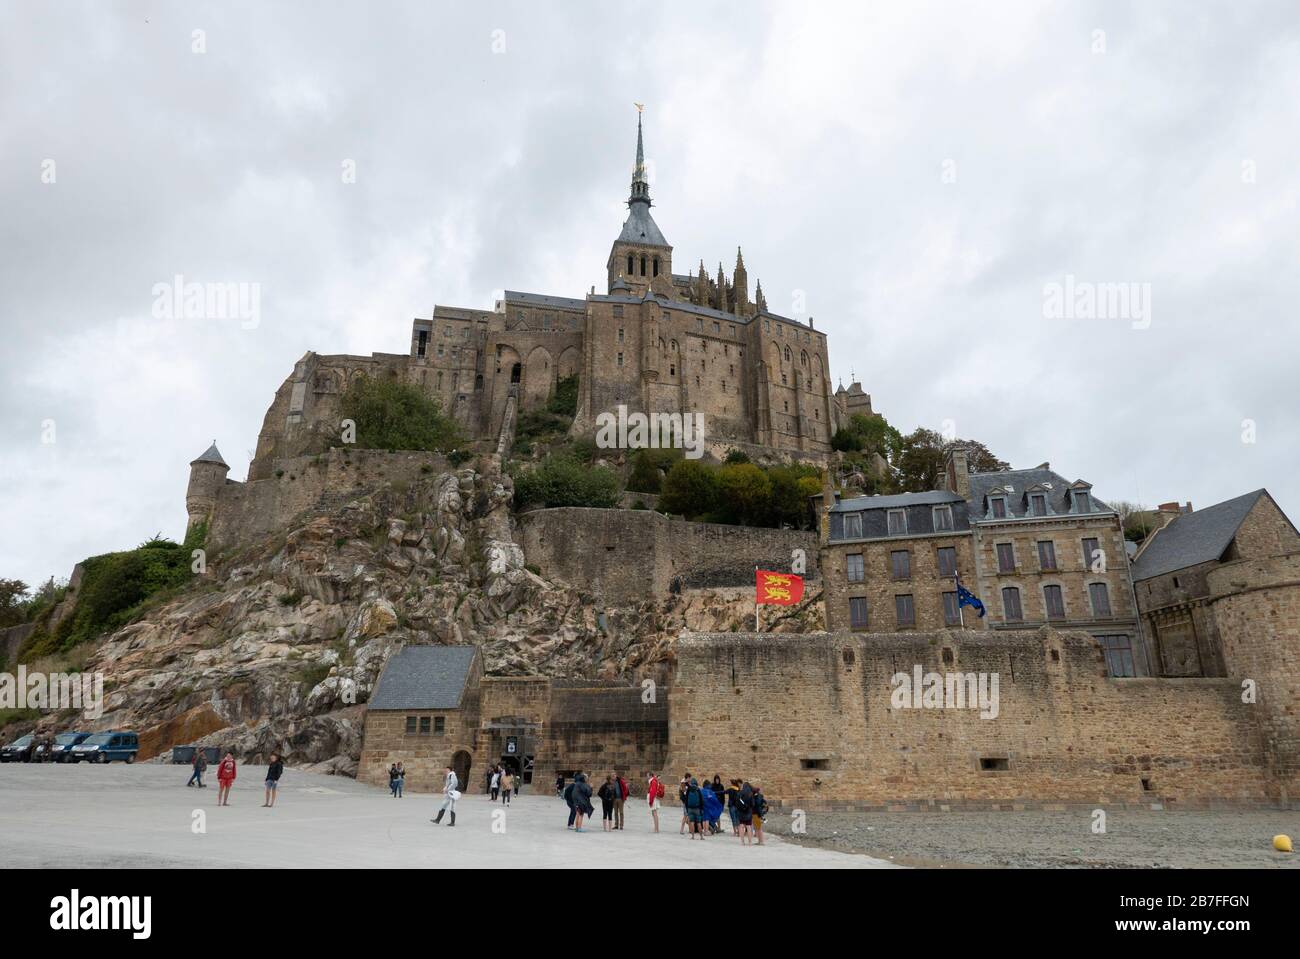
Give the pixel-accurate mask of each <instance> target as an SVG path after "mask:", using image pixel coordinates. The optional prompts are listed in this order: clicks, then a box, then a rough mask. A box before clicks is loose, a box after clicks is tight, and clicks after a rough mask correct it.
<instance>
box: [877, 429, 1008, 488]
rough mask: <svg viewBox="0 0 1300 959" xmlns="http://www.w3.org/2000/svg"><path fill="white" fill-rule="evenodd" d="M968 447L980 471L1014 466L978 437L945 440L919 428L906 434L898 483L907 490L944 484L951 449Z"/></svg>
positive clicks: (972, 464) (898, 461)
mask: <svg viewBox="0 0 1300 959" xmlns="http://www.w3.org/2000/svg"><path fill="white" fill-rule="evenodd" d="M957 446H962V447H966V449H967V451H968V455H967V459H968V462H969V463H970V467H971V469H972V470H973V471H975V472H977V473H987V472H991V471H995V470H1005V469H1009V468H1010V464H1009V463H1007V462H1006V461H1004V460H1001V459H999V458H998V457H996V456H994V455H993V453H992V452H990V451H989V448H988V447H987V446H985V445H984V444H983V443H981V442H979V441H978V440H961V439H954V440H948V441H945V440H944V438H943V437H942V436H940V435H939V434H938V433H936V432H935V431H934V430H928V429H926V428H925V427H917V428H916V429H915V430H913V431H912V432H911V433H908V434H907V435H906V436H904V437H902V439H901V441H900V449H899V453H898V456H897V458H896V459H895V461H894V464H893V465H894V466H895V468H896V469H897V470H898V485H899V487H900V488H901V489H902V491H903V492H906V493H921V492H924V491H926V490H932V489H937V488H939V486H941V485H943V483H944V482H945V480H944V468H945V462H946V460H947V454H948V451H949V450H951V449H953V448H954V447H957Z"/></svg>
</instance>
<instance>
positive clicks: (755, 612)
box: [754, 566, 760, 633]
mask: <svg viewBox="0 0 1300 959" xmlns="http://www.w3.org/2000/svg"><path fill="white" fill-rule="evenodd" d="M754 632H756V633H757V632H760V630H759V628H758V567H757V566H755V567H754Z"/></svg>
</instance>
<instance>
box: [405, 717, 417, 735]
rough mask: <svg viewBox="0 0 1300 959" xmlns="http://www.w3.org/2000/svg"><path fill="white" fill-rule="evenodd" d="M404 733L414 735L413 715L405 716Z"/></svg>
mask: <svg viewBox="0 0 1300 959" xmlns="http://www.w3.org/2000/svg"><path fill="white" fill-rule="evenodd" d="M406 735H408V736H413V735H415V717H414V716H407V717H406Z"/></svg>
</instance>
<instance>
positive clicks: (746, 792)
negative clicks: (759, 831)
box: [736, 782, 754, 846]
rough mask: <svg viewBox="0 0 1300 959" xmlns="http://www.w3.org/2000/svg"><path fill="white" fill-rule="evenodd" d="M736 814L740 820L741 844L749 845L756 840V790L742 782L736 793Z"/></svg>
mask: <svg viewBox="0 0 1300 959" xmlns="http://www.w3.org/2000/svg"><path fill="white" fill-rule="evenodd" d="M736 816H737V818H738V819H739V820H740V844H741V845H742V846H748V845H750V844H751V843H752V842H753V841H754V790H752V789H751V788H750V787H749V783H747V782H742V783H741V784H740V790H739V791H738V792H737V793H736Z"/></svg>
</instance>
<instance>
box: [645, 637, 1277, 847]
mask: <svg viewBox="0 0 1300 959" xmlns="http://www.w3.org/2000/svg"><path fill="white" fill-rule="evenodd" d="M677 652H678V671H677V675H676V679H675V683H674V685H673V688H672V692H671V694H670V717H671V719H670V741H671V752H670V758H669V767H670V769H671V770H672V771H673V772H674V773H676V772H677V771H680V770H690V771H691V772H693V773H703V774H708V775H712V774H713V773H715V772H718V773H721V774H722V776H723V777H724V778H727V777H730V776H744V777H746V778H749V779H750V780H757V781H759V782H761V783H762V785H763V787H764V791H765V793H766V794H767V795H768V796H769V797H770V798H771V799H777V800H779V801H780V802H781V803H782V804H784V805H786V806H787V807H789V806H801V807H803V808H828V807H834V806H838V805H867V806H870V805H882V804H904V805H906V804H926V803H930V802H933V803H935V804H938V805H939V806H941V807H951V808H957V807H961V806H964V805H980V806H986V805H989V804H1007V805H1008V806H1010V805H1014V804H1021V803H1043V802H1049V803H1057V802H1059V803H1088V804H1092V803H1105V804H1109V803H1162V804H1164V805H1165V806H1166V807H1176V806H1187V805H1193V804H1196V803H1202V802H1209V801H1221V800H1226V801H1236V802H1244V803H1252V802H1263V801H1266V800H1267V799H1268V798H1269V797H1270V794H1271V789H1270V785H1269V782H1268V776H1267V772H1266V768H1265V764H1264V762H1263V755H1264V743H1263V737H1262V736H1261V733H1260V727H1259V725H1258V724H1257V722H1256V715H1255V713H1254V712H1253V711H1252V708H1251V707H1248V706H1246V705H1244V704H1243V703H1242V702H1241V695H1240V693H1241V690H1240V684H1239V683H1238V682H1237V681H1236V680H1232V679H1148V678H1136V679H1110V678H1108V677H1107V675H1106V668H1105V664H1104V661H1103V659H1102V653H1101V651H1100V649H1099V648H1098V645H1097V643H1096V642H1095V641H1094V640H1093V639H1092V638H1091V637H1090V636H1088V635H1086V634H1084V633H1078V632H1072V633H1066V632H1058V631H1055V630H1051V629H1041V630H1036V631H1023V632H1010V631H1008V632H988V631H986V632H979V633H963V632H960V631H954V632H945V631H939V632H934V633H928V634H927V633H908V634H899V633H893V634H888V633H887V634H853V633H832V634H821V635H806V636H780V637H777V636H771V635H768V636H762V635H757V636H756V635H753V634H745V635H742V634H708V635H703V634H702V635H697V636H690V637H683V638H682V639H681V640H680V641H679V642H678V647H677ZM916 666H920V667H921V669H922V671H923V673H929V672H936V673H939V674H953V673H975V674H980V673H983V674H986V675H988V674H994V673H996V674H997V676H998V677H999V695H998V713H997V716H996V718H989V719H985V718H981V712H980V710H978V709H970V708H914V707H912V706H910V705H909V706H908V707H907V708H895V706H894V705H893V704H892V702H891V694H892V692H893V690H894V688H895V687H894V686H893V685H892V684H891V678H892V677H893V676H894V675H895V674H896V673H900V672H901V673H907V674H912V672H913V670H914V668H915V667H916ZM1080 828H1081V829H1083V828H1086V826H1085V824H1081V826H1080Z"/></svg>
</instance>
